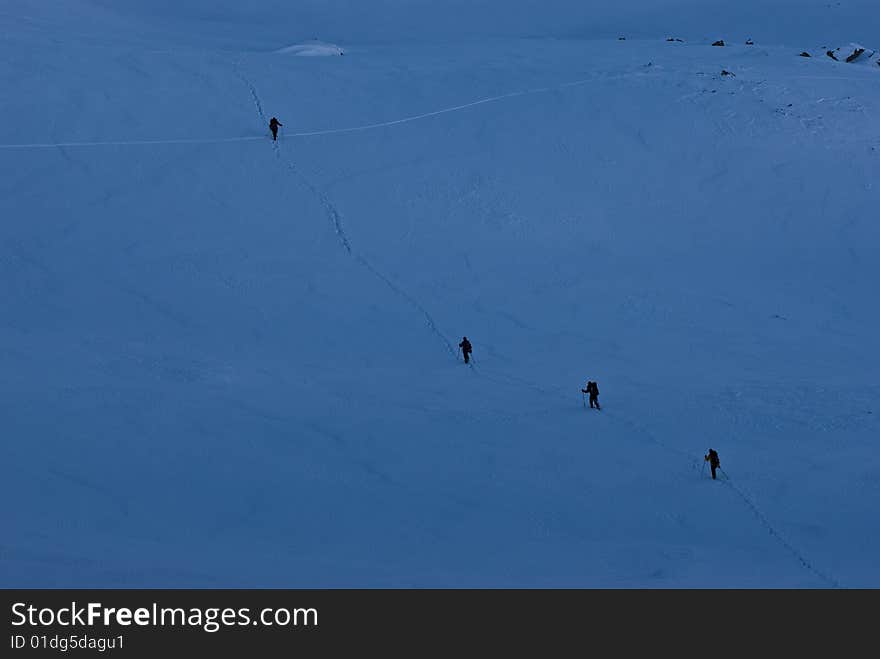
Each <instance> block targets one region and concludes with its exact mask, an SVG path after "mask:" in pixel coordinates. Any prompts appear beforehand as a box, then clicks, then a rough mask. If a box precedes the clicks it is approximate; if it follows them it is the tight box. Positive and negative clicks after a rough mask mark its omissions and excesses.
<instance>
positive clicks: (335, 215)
mask: <svg viewBox="0 0 880 659" xmlns="http://www.w3.org/2000/svg"><path fill="white" fill-rule="evenodd" d="M234 68H235V71H236V75H238V77H239V78H241V80H242V81H243V82H244V84H245V85H247V87H248V89H249V90H250V92H251V97H252V99H253V102H254V106H255V107H256V109H257V112H258V113H259V115H260V118H261V119H262V120H263V121H264V122H267V121H268V120H267V119H266V114H265V112H264V111H263V104H262V103H261V101H260V95H259V93H258V92H257V88H256V87H255V86H254V84H253V83H252V82H251V81H250V80H248V79H247V78H246V77H245V76H244V75H243V74H242V73H241V70H240V68H239V66H238V62H236V63H235V66H234ZM272 146H273V148H274V150H275V156H276V157H277V158H278V159H279V161H281V162H282V163H283V164H284V165H285V166H286V167H287V168H288V169H289V170H290V171H291V172H292V173H293V174H294V176H296V177H297V178H298V179H299V180H300V181H302V183H303V184H304V185H305V186H306V187H307V188H308V189H309V191H310V192H311V193H312V194H313V195H314V196H315V197H316V198H317V199H318V200H319V201H320V202H321V205H322V206H323V207H324V210H325V212H326V213H327V217H328V218H329V219H330V221H331V222H332V224H333V229H334V231H335V232H336V236H337V238H338V239H339V242H340V243H341V245H342V247H343V248H344V249H345V251H346V252H347V253H348V254H349V255H350V256H351V257H352V258H354V259H355V260H356V261H357V262H358V263H360V264H361V265H362V266H363V267H364V268H366V269H367V270H368V271H370V272H371V273H372V274H373V276H375V277H376V278H377V279H379V280H380V281H381V282H382V283H384V284H385V285H386V286H387V287H388V288H390V289H391V291H393V292H394V293H395V294H397V295H398V296H399V297H401V298H403V299H404V300H405V301H406V302H407V303H409V304H410V305H411V306H412V307H414V308H415V309H416V310H417V311H418V312H419V313H420V314H421V315H422V317H423V318H424V321H425V324H426V325H427V327H428V329H429V330H430V331H431V332H432V333H433V334H434V335H435V336H437V337H438V338H439V339H440V340H441V341H442V342H443V344H444V345H445V346H446V350H447V352H449V354H450V355H452V356H453V357H454V356H455V350H454V349H453V348H452V344H451V343H450V342H449V339H447V338H446V336H445V335H444V334H443V332H441V331H440V329H439V327H438V326H437V322H436V321H435V320H434V317H433V316H432V315H431V314H430V313H429V312H428V310H427V309H425V307H424V306H423V305H422V304H421V303H420V302H419V301H418V300H417V299H416V298H414V297H413V296H412V295H410V294H409V293H407V292H406V291H405V290H404V289H403V288H401V287H400V286H399V285H398V284H396V283H395V282H394V281H393V280H392V279H391V278H390V277H388V276H387V275H385V274H384V273H383V272H382V271H381V270H379V268H377V267H376V266H374V265H373V264H372V262H370V260H369V259H367V258H366V257H365V256H363V255H362V254H360V253H359V252H357V251H356V250H355V249H354V248H353V247H352V245H351V241H350V240H349V239H348V235H347V234H346V233H345V230H344V229H343V226H342V216H341V214H340V213H339V210H338V209H337V208H336V206H335V204H333V202H332V201H330V199H329V198H328V197H327V195H326V194H324V192H322V191H321V190H320V189H319V188H318V187H317V186H316V185H315V184H314V183H312V181H311V180H310V179H309V178H308V177H307V176H305V175H304V174H303V173H302V172H301V171H300V170H299V168H298V167H297V166H296V165H295V164H294V163H293V162H291V161H290V160H288V159H287V158H285V157H284V156H283V155H282V153H281V147H280V145H279V143H278V142H273V145H272Z"/></svg>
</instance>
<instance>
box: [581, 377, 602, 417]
mask: <svg viewBox="0 0 880 659" xmlns="http://www.w3.org/2000/svg"><path fill="white" fill-rule="evenodd" d="M581 391H582V392H583V393H585V394H589V395H590V409H593V408H594V407H595V408H596V409H597V410H601V409H602V408H601V407H599V385H597V384H596V383H595V382H593V381H592V380H590V381H589V382H587V388H586V389H581Z"/></svg>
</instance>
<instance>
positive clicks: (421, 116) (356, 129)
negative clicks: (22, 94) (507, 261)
mask: <svg viewBox="0 0 880 659" xmlns="http://www.w3.org/2000/svg"><path fill="white" fill-rule="evenodd" d="M234 70H235V74H236V76H238V78H240V79H241V81H242V82H243V83H244V84H245V85H247V87H248V89H249V90H250V92H251V96H252V97H253V101H254V105H256V107H257V112H259V114H260V118H261V119H263V121H264V122H267V123H268V121H269V120H268V119H267V118H266V114H265V112H264V111H263V106H262V103H261V102H260V98H259V96H258V95H257V90H256V89H255V88H254V86H253V84H252V83H251V82H250V81H249V80H248V79H247V78H246V77H245V76H244V75H242V73H241V70H240V68H239V66H238V62H235V63H234ZM626 75H627V74H622V75H620V76H609V77H625V76H626ZM593 80H595V77H593V78H585V79H583V80H575V81H572V82H565V83H561V84H559V85H556V86H552V87H539V88H536V89H526V90H521V91H516V92H510V93H507V94H500V95H498V96H489V97H487V98H482V99H479V100H477V101H472V102H470V103H463V104H461V105H454V106H452V107H448V108H443V109H440V110H433V111H431V112H424V113H422V114H416V115H412V116H409V117H403V118H400V119H392V120H390V121H382V122H378V123H373V124H365V125H363V126H350V127H348V128H329V129H326V130H314V131H306V132H301V133H291V134H285V137H287V138H293V137H315V136H319V135H338V134H342V133H355V132H361V131H367V130H375V129H377V128H387V127H389V126H397V125H400V124H406V123H410V122H413V121H419V120H421V119H428V118H430V117H436V116H438V115H442V114H449V113H451V112H460V111H461V110H466V109H468V108H473V107H477V106H479V105H485V104H486V103H495V102H498V101H503V100H506V99H509V98H516V97H518V96H529V95H532V94H543V93H547V92H551V91H554V90H557V89H566V88H569V87H576V86H579V85H585V84H587V83H589V82H592V81H593ZM263 139H265V138H264V137H262V136H253V135H251V136H243V137H220V138H203V139H198V138H197V139H170V140H167V139H155V140H123V141H109V142H53V143H35V144H0V149H52V148H58V147H93V146H144V145H150V144H156V145H161V144H222V143H225V142H253V141H256V140H263ZM300 176H301V174H300Z"/></svg>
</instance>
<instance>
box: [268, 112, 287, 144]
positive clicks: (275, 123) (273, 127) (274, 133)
mask: <svg viewBox="0 0 880 659" xmlns="http://www.w3.org/2000/svg"><path fill="white" fill-rule="evenodd" d="M283 125H284V124H282V123H281V122H280V121H278V120H277V119H276V118H275V117H272V119H270V120H269V129H270V130H271V131H272V139H273V140H277V139H278V126H283Z"/></svg>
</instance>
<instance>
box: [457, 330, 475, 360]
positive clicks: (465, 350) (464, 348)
mask: <svg viewBox="0 0 880 659" xmlns="http://www.w3.org/2000/svg"><path fill="white" fill-rule="evenodd" d="M458 347H459V348H460V349H461V354H462V356H463V357H464V363H465V364H468V363H470V361H471V352H473V349H474V347H473V346H472V345H471V342H470V341H468V338H467V337H466V336H465V337H462V339H461V343H459V344H458Z"/></svg>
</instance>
